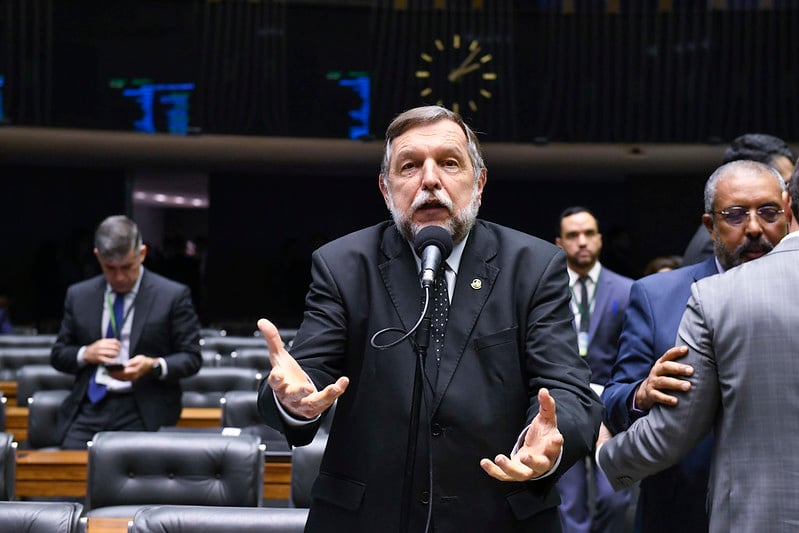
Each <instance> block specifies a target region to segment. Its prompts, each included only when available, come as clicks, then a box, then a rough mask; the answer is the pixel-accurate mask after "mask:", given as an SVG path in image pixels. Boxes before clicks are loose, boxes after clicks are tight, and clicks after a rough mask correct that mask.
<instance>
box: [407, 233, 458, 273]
mask: <svg viewBox="0 0 799 533" xmlns="http://www.w3.org/2000/svg"><path fill="white" fill-rule="evenodd" d="M413 249H414V250H415V251H416V255H418V256H419V257H421V258H422V287H424V288H430V287H431V286H432V285H433V282H434V281H435V280H436V272H438V267H439V266H441V261H443V260H444V258H445V257H449V254H450V253H452V236H451V235H450V234H449V232H448V231H447V230H445V229H444V228H442V227H441V226H425V227H424V228H422V229H421V230H419V233H417V234H416V238H415V239H414V240H413Z"/></svg>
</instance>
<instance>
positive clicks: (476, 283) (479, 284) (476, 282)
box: [472, 278, 483, 291]
mask: <svg viewBox="0 0 799 533" xmlns="http://www.w3.org/2000/svg"><path fill="white" fill-rule="evenodd" d="M472 288H473V289H474V290H476V291H479V290H480V289H482V288H483V282H482V281H481V280H479V279H477V278H474V279H473V280H472Z"/></svg>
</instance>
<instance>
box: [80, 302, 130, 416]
mask: <svg viewBox="0 0 799 533" xmlns="http://www.w3.org/2000/svg"><path fill="white" fill-rule="evenodd" d="M116 295H117V296H116V298H115V299H114V316H113V317H109V320H108V329H107V330H106V332H105V336H106V338H117V339H118V338H119V335H118V333H119V331H120V330H121V329H122V320H124V318H123V317H124V310H125V295H124V294H122V293H119V292H118V293H116ZM98 370H99V368H98V369H97V370H95V372H94V374H92V379H91V381H89V392H88V395H89V400H90V401H91V402H92V403H97V402H99V401H100V400H102V399H103V398H105V395H106V393H107V392H108V389H107V387H106V386H105V385H102V384H100V383H97V380H96V379H95V378H96V377H97V371H98Z"/></svg>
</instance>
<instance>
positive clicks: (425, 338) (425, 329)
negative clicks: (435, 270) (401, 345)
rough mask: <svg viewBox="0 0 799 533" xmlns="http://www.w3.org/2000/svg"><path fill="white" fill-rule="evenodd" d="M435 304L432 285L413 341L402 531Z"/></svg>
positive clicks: (405, 526)
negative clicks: (431, 300) (413, 356)
mask: <svg viewBox="0 0 799 533" xmlns="http://www.w3.org/2000/svg"><path fill="white" fill-rule="evenodd" d="M432 308H433V306H432V305H430V287H429V286H428V287H425V289H424V314H423V315H422V319H421V321H420V322H419V327H418V328H417V329H416V340H415V342H414V343H413V348H414V352H416V372H414V377H413V392H412V396H411V413H410V415H411V418H410V423H409V427H408V448H407V453H406V455H405V478H404V480H403V483H402V487H403V491H402V507H401V508H400V509H401V513H400V532H405V531H408V523H409V521H410V506H411V500H412V498H413V472H414V466H415V465H416V446H417V441H418V439H419V413H420V411H421V407H422V385H423V384H424V378H423V372H424V365H425V362H426V359H427V347H428V346H429V345H430V322H431V320H432V317H431V315H432V314H433V312H432ZM432 497H433V494H432V487H431V491H430V498H431V501H430V504H429V505H430V508H431V509H432V505H433V502H432Z"/></svg>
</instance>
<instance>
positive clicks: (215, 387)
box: [180, 367, 262, 407]
mask: <svg viewBox="0 0 799 533" xmlns="http://www.w3.org/2000/svg"><path fill="white" fill-rule="evenodd" d="M261 377H262V374H261V373H260V372H258V371H257V370H255V369H252V368H236V367H210V368H209V367H202V368H201V369H200V371H199V372H197V373H196V374H194V375H193V376H189V377H186V378H183V379H181V380H180V385H181V387H182V388H183V407H219V401H220V400H221V399H222V397H223V396H224V395H225V393H226V392H228V391H232V390H248V391H255V390H258V384H259V383H260V382H261Z"/></svg>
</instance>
